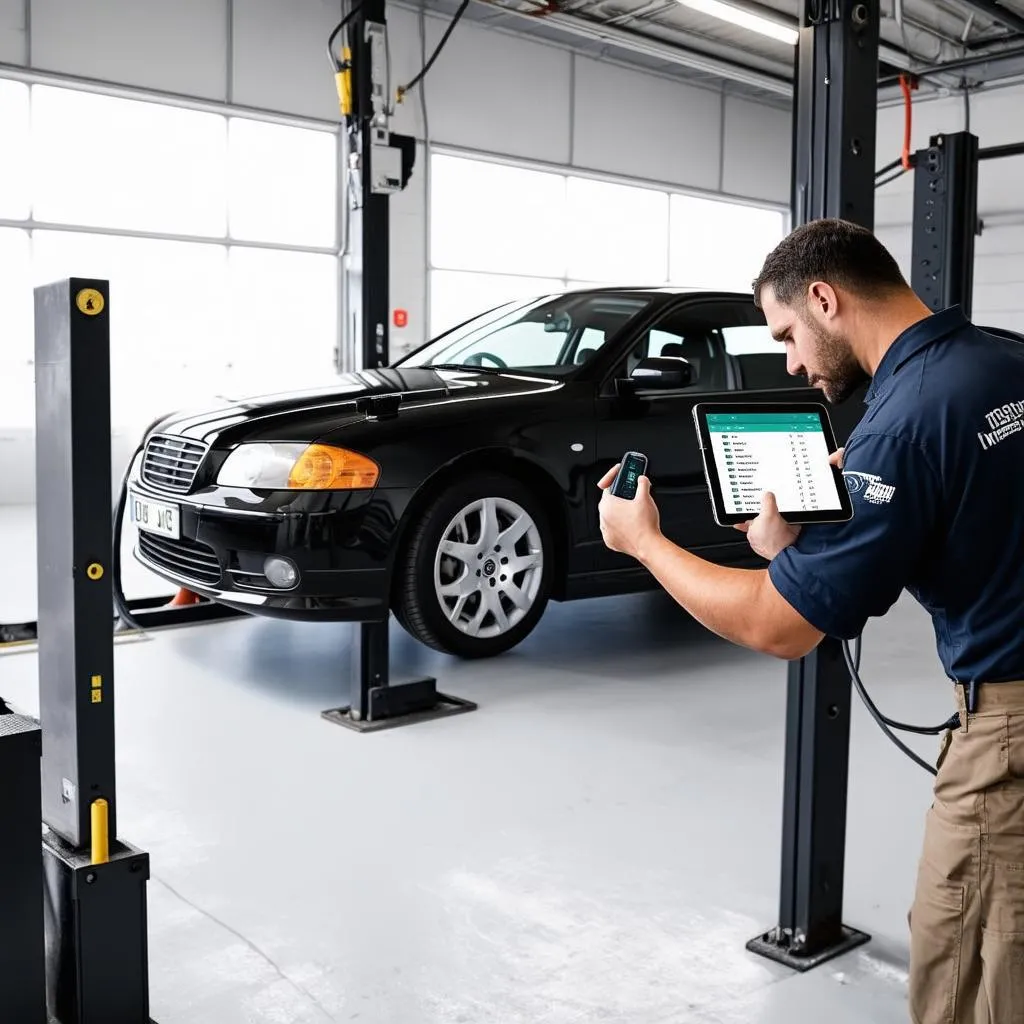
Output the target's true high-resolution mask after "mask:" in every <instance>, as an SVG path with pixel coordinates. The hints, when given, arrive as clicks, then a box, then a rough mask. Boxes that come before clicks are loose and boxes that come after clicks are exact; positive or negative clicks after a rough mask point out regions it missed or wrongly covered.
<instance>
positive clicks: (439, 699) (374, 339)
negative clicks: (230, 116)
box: [323, 0, 476, 732]
mask: <svg viewBox="0 0 1024 1024" xmlns="http://www.w3.org/2000/svg"><path fill="white" fill-rule="evenodd" d="M385 6H386V5H385V2H384V0H363V2H362V3H361V4H359V5H358V6H357V7H355V8H354V9H353V10H352V11H351V12H350V13H349V14H348V15H347V16H346V17H345V19H343V21H342V22H341V24H340V25H339V26H338V30H341V29H344V30H346V33H347V34H346V35H345V39H346V43H345V45H344V47H343V49H342V53H343V55H344V57H345V59H344V60H340V61H337V63H336V67H337V74H338V98H339V101H340V107H341V113H342V116H343V118H344V121H345V130H346V136H347V139H348V150H349V159H348V166H347V168H346V174H347V176H348V187H347V188H346V189H345V193H346V196H347V199H346V201H347V203H348V216H347V223H348V232H347V254H346V260H345V304H344V305H345V319H344V326H343V330H342V338H343V344H342V346H341V351H340V353H339V369H340V370H348V369H351V368H353V367H352V366H351V365H350V364H351V363H352V362H353V360H354V358H355V359H356V360H357V362H356V367H355V368H359V369H368V370H372V369H378V368H380V367H383V366H387V365H388V363H389V361H390V351H389V349H390V346H389V326H390V324H389V321H390V299H389V287H388V280H389V274H390V235H389V232H390V217H389V202H390V198H391V196H392V195H393V194H395V193H396V192H400V191H401V190H402V189H404V188H405V186H406V185H407V184H408V181H409V177H410V176H411V174H412V170H413V166H414V164H415V157H416V140H415V139H413V138H411V137H409V136H405V135H398V134H396V133H394V132H392V131H391V130H390V121H391V113H390V111H391V104H392V103H393V102H394V97H392V96H391V95H390V94H389V87H390V86H389V82H390V75H389V67H388V65H389V61H388V53H387V36H386V32H387V21H386V16H385ZM338 30H336V32H337V31H338ZM334 38H335V37H332V41H333V39H334ZM332 58H334V59H336V54H335V51H334V50H333V49H332ZM386 397H387V396H382V400H386ZM388 627H389V619H387V618H384V619H375V620H372V621H366V622H360V623H359V624H358V645H353V649H352V665H351V672H350V676H349V678H350V680H351V686H350V695H349V702H348V704H346V705H345V706H344V707H339V708H330V709H328V710H327V711H324V712H323V717H324V718H325V719H327V720H328V721H330V722H334V723H336V724H338V725H344V726H347V727H348V728H351V729H355V730H357V731H359V732H374V731H377V730H380V729H388V728H393V727H395V726H398V725H408V724H411V723H413V722H419V721H425V720H428V719H432V718H439V717H444V716H447V715H453V714H461V713H463V712H466V711H473V710H475V708H476V705H475V704H473V703H472V702H470V701H465V700H461V699H459V698H457V697H450V696H447V695H445V694H442V693H438V691H437V682H436V680H434V679H432V678H429V677H427V678H423V679H416V680H412V681H410V682H405V683H401V684H397V685H394V684H392V683H391V679H390V653H389V648H388V635H389V629H388Z"/></svg>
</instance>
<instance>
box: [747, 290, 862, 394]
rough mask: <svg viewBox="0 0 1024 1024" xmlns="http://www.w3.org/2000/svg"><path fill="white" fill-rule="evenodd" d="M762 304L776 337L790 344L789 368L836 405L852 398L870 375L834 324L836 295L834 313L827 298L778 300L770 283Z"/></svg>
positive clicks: (769, 326)
mask: <svg viewBox="0 0 1024 1024" xmlns="http://www.w3.org/2000/svg"><path fill="white" fill-rule="evenodd" d="M761 306H762V308H763V310H764V315H765V319H766V320H767V322H768V329H769V330H770V331H771V332H772V337H773V338H775V340H776V341H781V342H782V343H783V344H784V345H785V346H786V369H787V371H788V372H789V373H790V374H792V375H793V376H799V375H801V374H802V375H803V376H805V377H806V378H807V382H808V384H810V385H811V387H816V388H820V389H821V391H822V392H823V393H824V395H825V398H826V399H827V400H828V401H829V402H831V403H832V404H833V405H835V404H838V403H839V402H842V401H844V400H845V399H847V398H849V397H850V395H851V394H853V392H854V391H856V390H857V388H859V387H860V386H861V384H863V383H864V382H865V381H867V380H869V379H870V378H869V376H868V374H867V373H866V372H865V371H864V369H863V368H862V367H861V365H860V364H859V363H858V362H857V359H856V357H855V356H854V353H853V349H852V347H851V345H850V341H849V339H848V338H847V337H846V336H845V335H844V334H843V333H842V330H841V329H840V328H839V327H838V325H834V324H833V317H834V315H835V310H836V302H835V297H834V295H833V296H832V305H831V310H832V311H833V312H832V315H830V313H829V309H830V306H829V303H828V301H827V300H826V301H824V302H823V301H820V300H818V301H815V300H812V299H809V298H808V297H807V296H802V297H800V298H797V299H796V300H794V303H793V305H792V306H784V305H782V304H781V303H779V302H777V301H776V299H775V294H774V292H773V291H772V289H771V288H770V287H767V288H765V289H764V290H763V291H762V293H761Z"/></svg>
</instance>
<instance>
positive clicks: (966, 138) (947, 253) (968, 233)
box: [910, 132, 979, 317]
mask: <svg viewBox="0 0 1024 1024" xmlns="http://www.w3.org/2000/svg"><path fill="white" fill-rule="evenodd" d="M928 141H929V145H928V148H927V149H921V150H918V151H917V153H915V154H914V231H913V246H912V250H911V272H910V285H911V287H912V288H913V289H914V291H915V292H916V293H917V295H918V297H919V298H920V299H921V301H922V302H923V303H924V304H925V305H926V306H928V308H929V309H931V310H933V311H934V312H936V313H937V312H938V311H939V310H942V309H947V308H948V307H949V306H955V305H960V306H961V307H962V308H963V311H964V315H965V316H967V317H970V315H971V305H972V300H973V293H974V236H975V235H976V234H977V231H978V158H979V151H978V137H977V136H976V135H972V134H971V133H970V132H953V133H951V134H942V135H933V136H932V137H931V138H930V139H929V140H928Z"/></svg>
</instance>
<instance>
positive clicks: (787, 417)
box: [693, 402, 853, 526]
mask: <svg viewBox="0 0 1024 1024" xmlns="http://www.w3.org/2000/svg"><path fill="white" fill-rule="evenodd" d="M693 419H694V423H695V424H696V427H697V437H698V438H699V440H700V448H701V455H702V457H703V459H704V475H705V476H706V477H707V482H708V490H709V491H710V494H711V509H712V513H713V514H714V517H715V521H716V522H717V523H718V524H719V525H720V526H732V525H734V524H736V523H742V522H746V521H747V520H749V519H753V518H754V517H755V516H756V515H757V514H758V513H759V512H760V511H761V497H762V495H763V494H764V492H765V491H771V492H772V493H773V494H774V495H775V500H776V501H777V502H778V506H779V512H780V513H781V514H782V517H783V518H784V519H786V520H787V521H788V522H791V523H835V522H843V521H845V520H847V519H851V518H852V517H853V505H852V503H851V501H850V492H849V491H848V490H847V488H846V483H845V481H844V479H843V473H842V470H840V469H838V468H837V467H835V466H831V465H829V461H828V460H829V456H830V455H831V453H832V452H834V451H835V450H836V440H835V434H834V433H833V431H832V423H831V421H830V420H829V418H828V410H827V409H826V408H825V407H824V406H823V405H820V404H818V403H815V402H793V403H787V404H768V403H754V402H744V403H716V402H702V403H699V404H697V405H695V406H694V409H693Z"/></svg>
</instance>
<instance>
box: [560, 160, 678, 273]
mask: <svg viewBox="0 0 1024 1024" xmlns="http://www.w3.org/2000/svg"><path fill="white" fill-rule="evenodd" d="M567 200H568V218H569V223H568V233H567V237H568V241H569V266H568V273H569V276H570V277H571V278H575V279H580V280H591V281H616V282H618V283H619V284H620V285H621V284H635V285H659V284H664V283H665V281H667V280H668V212H669V202H668V200H669V197H668V194H667V193H666V192H659V191H656V190H655V189H649V188H636V187H633V186H629V185H618V184H614V183H611V182H605V181H595V180H592V179H589V178H569V179H568V184H567Z"/></svg>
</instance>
